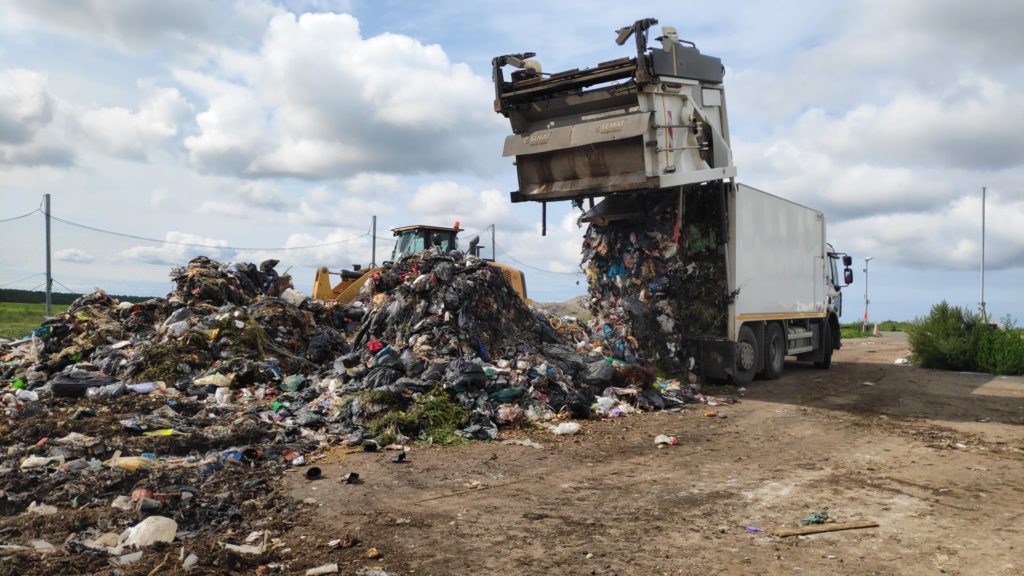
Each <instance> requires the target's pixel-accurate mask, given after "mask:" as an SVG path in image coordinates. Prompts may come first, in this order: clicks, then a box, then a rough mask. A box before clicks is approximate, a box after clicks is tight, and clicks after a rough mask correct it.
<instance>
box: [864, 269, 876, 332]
mask: <svg viewBox="0 0 1024 576" xmlns="http://www.w3.org/2000/svg"><path fill="white" fill-rule="evenodd" d="M873 259H874V256H868V257H867V258H865V259H864V326H863V327H861V332H867V331H868V304H870V303H871V300H868V262H871V260H873Z"/></svg>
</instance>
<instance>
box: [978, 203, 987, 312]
mask: <svg viewBox="0 0 1024 576" xmlns="http://www.w3.org/2000/svg"><path fill="white" fill-rule="evenodd" d="M978 304H980V305H981V321H982V322H984V323H986V324H988V312H987V311H986V310H985V187H984V186H982V187H981V302H979V303H978Z"/></svg>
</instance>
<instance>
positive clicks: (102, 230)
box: [50, 214, 370, 252]
mask: <svg viewBox="0 0 1024 576" xmlns="http://www.w3.org/2000/svg"><path fill="white" fill-rule="evenodd" d="M50 218H53V219H54V220H56V221H58V222H63V223H64V224H68V225H70V226H75V227H77V228H82V229H84V230H91V231H93V232H99V233H101V234H109V235H111V236H120V237H122V238H131V239H133V240H142V241H144V242H155V243H157V244H170V245H174V246H188V247H191V248H212V249H215V250H236V251H239V252H243V251H249V252H290V251H293V250H308V249H310V248H321V247H324V246H334V245H337V244H345V243H347V242H352V241H354V240H359V239H360V238H365V237H367V236H369V235H370V233H369V232H367V233H365V234H360V235H359V236H353V237H351V238H345V239H343V240H334V241H331V242H322V243H319V244H307V245H305V246H288V247H281V248H252V247H245V246H219V245H215V244H203V243H200V242H179V241H176V240H161V239H159V238H150V237H148V236H139V235H136V234H128V233H125V232H116V231H114V230H107V229H105V228H97V227H96V226H89V225H88V224H81V223H79V222H73V221H71V220H66V219H64V218H58V217H57V216H54V215H52V214H51V215H50Z"/></svg>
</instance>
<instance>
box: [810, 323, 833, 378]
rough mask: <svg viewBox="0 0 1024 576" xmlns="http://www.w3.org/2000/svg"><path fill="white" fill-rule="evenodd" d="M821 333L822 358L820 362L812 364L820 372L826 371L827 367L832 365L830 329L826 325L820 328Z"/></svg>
mask: <svg viewBox="0 0 1024 576" xmlns="http://www.w3.org/2000/svg"><path fill="white" fill-rule="evenodd" d="M822 330H823V331H822V333H821V347H822V351H821V354H822V357H821V360H819V361H816V362H815V363H814V367H815V368H819V369H821V370H828V368H829V366H831V365H832V327H831V326H829V325H828V324H825V325H824V326H822Z"/></svg>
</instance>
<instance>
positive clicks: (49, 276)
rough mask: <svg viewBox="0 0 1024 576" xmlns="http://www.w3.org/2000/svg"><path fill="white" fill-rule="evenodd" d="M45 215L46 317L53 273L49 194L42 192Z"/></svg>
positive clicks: (49, 314) (49, 313)
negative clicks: (51, 265) (51, 267)
mask: <svg viewBox="0 0 1024 576" xmlns="http://www.w3.org/2000/svg"><path fill="white" fill-rule="evenodd" d="M43 206H44V210H45V211H44V212H43V213H44V214H45V215H46V317H47V318H50V317H52V316H53V275H52V274H51V273H50V195H49V194H43Z"/></svg>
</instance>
